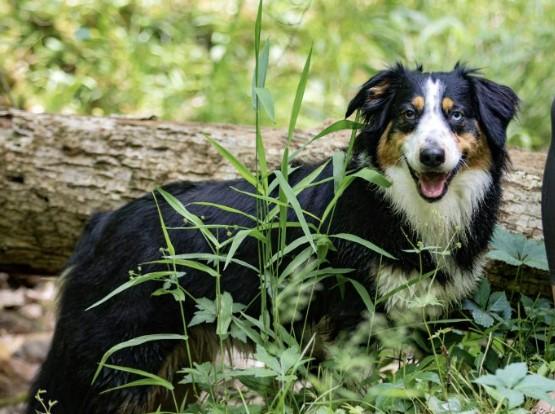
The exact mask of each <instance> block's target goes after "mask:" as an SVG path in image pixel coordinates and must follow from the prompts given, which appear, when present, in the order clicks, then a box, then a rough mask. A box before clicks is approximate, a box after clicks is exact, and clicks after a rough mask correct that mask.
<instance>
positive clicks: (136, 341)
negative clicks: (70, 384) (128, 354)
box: [91, 334, 187, 384]
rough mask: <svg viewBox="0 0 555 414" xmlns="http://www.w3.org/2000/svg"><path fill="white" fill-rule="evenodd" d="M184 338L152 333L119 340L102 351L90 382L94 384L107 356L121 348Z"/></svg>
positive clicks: (184, 337) (184, 339) (182, 337)
mask: <svg viewBox="0 0 555 414" xmlns="http://www.w3.org/2000/svg"><path fill="white" fill-rule="evenodd" d="M186 340H187V337H186V336H183V335H177V334H152V335H143V336H138V337H136V338H133V339H129V340H128V341H124V342H120V343H119V344H116V345H114V346H112V347H111V348H110V349H108V350H107V351H106V352H105V353H104V355H103V356H102V358H101V359H100V362H99V363H98V368H97V369H96V372H95V373H94V376H93V379H92V381H91V383H93V384H94V382H95V381H96V379H97V378H98V374H100V371H101V370H102V368H103V367H104V366H105V365H106V361H108V358H110V357H111V356H112V355H113V354H115V353H116V352H118V351H121V350H122V349H126V348H133V347H135V346H139V345H142V344H145V343H148V342H154V341H186Z"/></svg>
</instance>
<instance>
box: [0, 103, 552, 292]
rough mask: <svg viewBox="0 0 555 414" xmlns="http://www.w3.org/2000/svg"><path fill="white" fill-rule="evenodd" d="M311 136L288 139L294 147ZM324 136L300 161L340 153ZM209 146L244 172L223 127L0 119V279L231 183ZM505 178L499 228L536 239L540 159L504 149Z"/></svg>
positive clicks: (234, 130) (538, 285) (244, 156)
mask: <svg viewBox="0 0 555 414" xmlns="http://www.w3.org/2000/svg"><path fill="white" fill-rule="evenodd" d="M316 132H318V131H304V132H302V131H298V132H296V133H295V141H294V146H295V147H299V146H300V145H302V144H303V143H305V142H307V140H309V139H310V137H312V136H314V134H315V133H316ZM348 135H349V134H348V133H345V132H343V133H335V134H332V135H330V136H328V137H326V138H324V139H322V140H320V141H318V142H317V143H316V144H314V145H311V146H310V147H308V149H306V150H305V151H304V152H303V155H302V157H301V158H302V159H303V160H305V161H307V160H309V161H310V160H314V161H315V160H318V159H322V158H324V157H326V156H329V155H330V154H331V153H332V152H333V151H334V150H336V149H338V148H340V147H342V146H344V145H345V143H346V142H347V139H348ZM206 136H210V137H212V138H213V139H215V140H217V141H219V142H220V143H221V144H222V145H223V146H224V147H226V148H228V149H229V150H230V151H232V152H233V153H234V154H236V155H237V157H238V158H239V159H240V160H242V161H243V162H245V163H246V164H247V165H248V166H250V167H252V166H253V165H254V162H255V158H254V142H255V140H254V129H253V128H252V127H248V126H237V125H225V124H209V125H207V124H195V123H175V122H169V121H159V120H151V119H133V118H124V117H102V118H99V117H80V116H67V115H51V114H33V113H29V112H24V111H18V110H5V111H1V112H0V188H1V189H2V191H0V269H10V270H12V271H13V270H16V271H19V272H39V273H42V274H55V273H57V272H59V271H60V269H61V268H62V266H63V264H64V262H65V260H66V259H67V257H68V256H69V254H70V252H71V250H72V248H73V245H74V243H75V241H76V238H77V236H78V235H79V232H80V231H81V229H82V227H83V224H84V222H85V221H86V219H87V217H88V216H89V215H90V214H91V213H92V212H94V211H102V210H109V209H113V208H116V207H118V206H120V205H122V204H123V203H125V202H127V201H129V200H131V199H133V198H135V197H138V196H140V195H142V194H143V193H144V192H146V191H151V190H152V189H154V188H155V187H156V186H157V185H159V184H163V183H167V182H170V181H175V180H182V179H186V180H204V179H209V178H210V179H225V178H232V177H235V176H236V174H235V172H234V170H233V168H232V167H231V166H230V165H229V164H228V163H227V162H226V161H225V160H224V159H222V157H220V156H219V154H218V153H217V152H216V150H215V149H214V148H213V147H212V146H211V145H210V143H209V142H208V141H207V140H206ZM263 136H264V141H265V145H266V149H267V158H268V162H269V164H271V165H273V166H276V165H278V163H279V160H280V157H281V151H282V149H283V147H284V144H285V142H286V133H285V131H283V130H280V129H272V128H267V129H265V130H264V133H263ZM510 153H511V158H512V161H513V169H512V172H511V173H510V174H508V175H507V177H506V179H505V183H504V188H505V194H504V199H503V205H502V208H501V212H500V222H501V224H502V225H504V226H505V227H506V228H508V229H509V230H512V231H516V232H520V233H523V234H525V235H526V236H527V237H531V238H535V239H541V238H542V227H541V213H540V199H541V183H542V175H543V166H544V164H545V154H544V153H535V152H527V151H522V150H517V149H511V151H510ZM493 269H494V271H492V272H491V279H492V282H493V283H494V284H495V285H497V286H500V287H503V288H507V287H508V288H511V289H515V290H519V291H522V292H525V293H527V294H537V293H540V292H541V293H542V294H546V295H547V294H549V292H550V287H549V280H548V276H547V275H546V274H545V273H543V272H537V271H527V270H526V271H525V272H521V273H522V275H521V276H520V282H519V283H518V284H515V282H514V275H515V272H514V269H507V266H506V265H503V264H499V263H497V264H495V266H493Z"/></svg>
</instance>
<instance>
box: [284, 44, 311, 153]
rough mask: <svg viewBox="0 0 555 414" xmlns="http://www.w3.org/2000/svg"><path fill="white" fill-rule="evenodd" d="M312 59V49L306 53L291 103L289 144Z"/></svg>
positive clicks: (288, 130) (288, 132) (288, 131)
mask: <svg viewBox="0 0 555 414" xmlns="http://www.w3.org/2000/svg"><path fill="white" fill-rule="evenodd" d="M311 58H312V47H311V48H310V51H309V52H308V56H307V58H306V61H305V63H304V67H303V71H302V73H301V77H300V79H299V83H298V85H297V92H296V93H295V100H294V101H293V107H292V108H291V117H290V118H289V128H288V129H287V142H288V144H290V143H291V141H292V139H293V133H294V131H295V126H296V125H297V118H298V117H299V113H300V111H301V104H302V102H303V97H304V92H305V89H306V83H307V81H308V73H309V71H310V60H311Z"/></svg>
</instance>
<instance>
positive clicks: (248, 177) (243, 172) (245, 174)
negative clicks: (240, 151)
mask: <svg viewBox="0 0 555 414" xmlns="http://www.w3.org/2000/svg"><path fill="white" fill-rule="evenodd" d="M205 138H206V140H207V141H208V142H209V143H210V144H212V146H213V147H214V148H216V151H218V153H219V154H220V155H221V156H222V157H223V158H224V159H225V160H226V161H227V162H229V163H230V164H231V166H232V167H233V168H234V169H235V171H237V173H238V174H239V175H240V176H241V177H242V178H244V179H245V181H247V182H248V183H249V184H250V185H252V186H253V187H255V186H256V178H255V177H254V175H253V174H252V173H251V172H250V171H249V169H248V168H247V166H246V165H245V164H243V163H242V162H241V161H239V160H238V159H237V157H235V156H234V155H233V154H232V153H231V152H229V151H228V150H227V149H226V148H225V147H223V146H222V145H221V144H220V143H219V142H218V141H216V140H215V139H212V138H211V137H209V136H208V135H205Z"/></svg>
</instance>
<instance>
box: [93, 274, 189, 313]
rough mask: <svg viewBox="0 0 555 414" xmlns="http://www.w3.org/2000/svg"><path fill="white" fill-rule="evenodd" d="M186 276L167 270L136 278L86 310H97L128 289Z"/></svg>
mask: <svg viewBox="0 0 555 414" xmlns="http://www.w3.org/2000/svg"><path fill="white" fill-rule="evenodd" d="M184 274H185V273H184V272H177V273H176V272H174V271H171V270H165V271H161V272H152V273H147V274H146V275H139V276H134V277H132V278H131V279H129V280H128V281H127V282H125V283H123V284H121V285H119V286H118V287H117V288H115V289H114V290H112V291H111V292H110V293H108V294H107V295H106V296H104V297H103V298H102V299H100V300H98V301H96V302H95V303H93V304H92V305H91V306H89V307H88V308H86V309H85V310H86V311H88V310H90V309H92V308H96V307H97V306H99V305H101V304H103V303H104V302H107V301H108V300H110V299H111V298H113V297H114V296H116V295H119V294H120V293H122V292H124V291H126V290H127V289H130V288H132V287H134V286H137V285H140V284H141V283H145V282H149V281H151V280H160V279H163V278H166V277H168V276H172V275H176V276H177V277H181V276H183V275H184Z"/></svg>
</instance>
